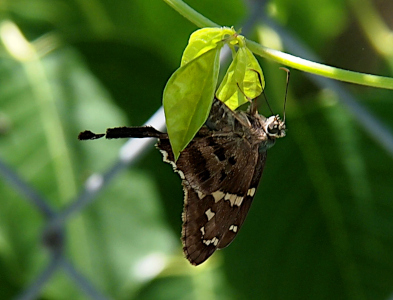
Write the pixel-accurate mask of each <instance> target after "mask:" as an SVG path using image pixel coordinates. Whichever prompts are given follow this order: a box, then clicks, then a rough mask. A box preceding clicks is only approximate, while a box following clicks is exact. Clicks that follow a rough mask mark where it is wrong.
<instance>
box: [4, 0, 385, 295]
mask: <svg viewBox="0 0 393 300" xmlns="http://www.w3.org/2000/svg"><path fill="white" fill-rule="evenodd" d="M187 3H188V4H189V5H191V6H192V7H194V8H195V9H196V10H197V11H199V12H200V13H202V14H204V15H205V16H206V17H208V18H210V19H212V20H213V21H214V22H216V23H218V24H221V25H225V26H232V25H234V26H240V24H241V22H242V21H244V20H245V18H246V17H247V15H248V11H247V6H246V4H245V2H243V1H240V0H225V1H224V0H216V1H214V2H213V1H208V0H192V1H191V0H190V1H187ZM351 3H352V4H349V2H348V3H347V2H346V1H344V0H334V1H332V0H323V1H312V0H299V1H291V0H276V1H271V2H269V3H268V11H269V12H270V14H271V15H272V17H273V18H275V19H276V20H277V21H278V22H279V23H280V24H281V25H283V26H285V27H286V28H287V29H288V30H290V31H291V32H293V34H294V35H295V36H297V37H298V38H300V39H301V40H303V41H304V43H305V44H306V45H307V46H308V47H310V48H311V49H313V50H314V51H315V52H316V53H317V54H318V55H319V56H320V57H322V58H323V60H324V62H326V63H328V64H331V65H334V66H337V67H341V68H346V69H350V70H355V71H360V72H364V73H373V74H379V75H385V76H392V73H393V71H392V70H391V68H390V66H391V65H392V64H391V62H390V61H389V59H390V58H389V57H388V56H382V55H380V54H379V53H378V52H377V51H376V50H374V49H376V48H375V45H373V44H372V43H371V42H370V41H369V40H368V39H367V38H366V36H365V34H364V32H363V30H362V29H360V27H359V26H358V21H359V18H361V15H360V16H359V15H356V17H355V15H354V14H353V13H352V8H351V7H352V6H351V5H353V1H352V2H351ZM372 4H373V5H374V6H375V7H376V12H377V13H379V14H380V15H378V16H377V17H379V18H381V19H382V20H383V21H384V22H385V23H386V25H387V26H388V27H390V28H392V26H393V18H392V17H391V16H392V12H393V3H392V1H389V0H378V1H375V2H372ZM0 8H1V20H0V21H1V22H2V23H1V24H2V25H0V26H1V28H2V29H4V28H5V27H4V24H10V23H3V22H4V21H10V22H13V23H14V24H15V25H16V26H17V27H18V28H19V29H20V30H21V32H22V33H23V35H24V36H25V37H26V39H27V40H29V41H31V42H33V44H34V45H35V47H36V49H37V50H38V52H37V53H36V54H37V55H38V57H35V59H32V60H23V59H21V58H19V59H17V57H15V56H12V55H11V54H10V52H9V51H7V50H6V47H5V40H6V38H7V35H6V34H7V31H5V30H3V31H2V30H0V38H1V39H2V41H3V44H2V46H1V48H0V55H1V59H0V134H1V135H0V159H2V160H4V161H6V162H7V164H8V165H10V166H11V167H12V168H13V169H14V170H15V172H17V173H18V174H19V175H20V176H21V177H22V178H23V179H24V180H25V181H26V182H28V183H29V184H30V185H31V186H32V187H34V188H35V189H36V190H37V191H39V193H40V194H42V195H44V196H45V197H46V198H47V199H48V200H49V202H50V204H51V205H52V206H53V207H54V208H57V209H60V208H63V207H65V206H66V205H68V204H70V203H71V202H72V201H73V199H74V197H76V195H77V194H78V191H80V190H81V189H82V188H83V184H84V180H85V179H86V178H87V177H88V176H89V175H90V174H92V173H95V172H104V171H105V170H107V168H108V167H109V166H110V165H111V164H112V163H113V162H114V161H115V160H116V158H117V155H118V149H119V148H120V146H121V145H122V144H123V142H124V141H106V140H99V141H92V142H84V143H82V142H78V141H77V140H76V137H77V135H78V133H79V132H80V131H81V130H84V129H91V130H93V131H96V132H102V131H104V130H105V128H107V127H114V126H123V125H133V126H137V125H141V124H143V123H144V122H145V121H146V120H147V119H148V118H149V116H151V114H152V113H154V112H155V111H156V109H157V108H158V107H159V106H160V105H161V97H162V91H163V88H164V86H165V83H166V80H167V79H168V78H169V77H170V75H171V74H172V73H173V71H174V70H175V69H176V68H177V67H178V66H179V64H180V58H181V55H182V51H183V49H184V47H185V45H186V43H187V40H188V37H189V35H190V34H191V33H192V32H193V31H194V30H196V29H197V28H196V27H195V26H194V25H193V24H191V23H189V22H188V21H187V20H185V19H184V18H183V17H182V16H180V15H179V14H177V13H176V12H175V11H173V10H172V9H171V8H170V7H168V6H167V5H166V4H165V3H164V2H162V1H160V0H151V1H144V0H129V1H113V0H112V1H109V0H96V1H92V0H84V1H72V0H68V1H64V0H52V1H43V0H5V1H3V2H2V5H1V6H0ZM356 18H357V19H356ZM262 21H263V20H262ZM370 26H372V24H370ZM258 33H259V35H249V36H247V37H248V38H250V39H254V40H256V41H258V37H260V36H261V35H264V34H265V35H264V38H263V40H264V45H266V46H270V43H272V42H273V39H269V38H268V37H269V36H270V35H268V31H267V30H266V28H260V30H259V31H258ZM276 45H279V43H278V44H276ZM277 47H279V46H277ZM279 50H280V49H279ZM284 50H285V49H284ZM260 62H261V65H262V68H263V72H264V75H265V79H266V94H267V96H268V98H269V101H270V104H271V106H272V107H273V111H274V112H276V113H277V112H280V113H281V111H282V105H283V97H284V90H285V74H284V72H283V71H280V70H279V69H278V67H280V66H279V65H277V64H275V63H271V62H268V61H265V60H261V61H260ZM291 76H292V77H291V82H290V91H289V97H288V103H287V127H288V132H287V137H286V138H285V139H282V140H280V141H278V142H277V145H276V146H275V147H274V148H273V149H271V150H270V151H269V158H268V161H267V164H266V167H265V172H264V176H263V179H262V183H261V186H260V188H259V191H258V193H257V195H256V197H255V201H254V204H253V207H252V209H251V210H250V213H249V216H248V218H247V221H246V222H245V226H244V228H243V229H242V232H241V233H240V234H239V236H238V237H237V238H236V241H235V242H234V243H233V244H232V245H231V246H230V247H228V248H227V249H225V250H222V251H219V252H218V253H216V254H214V255H213V257H212V258H211V259H209V261H208V262H207V263H206V264H204V265H202V266H201V267H197V268H194V267H191V266H189V265H188V262H187V261H186V260H185V259H184V258H183V257H182V253H181V243H180V239H179V237H180V228H181V218H180V216H181V211H182V205H183V204H182V201H183V199H182V198H183V192H182V189H181V186H180V179H179V178H178V176H177V175H176V174H173V172H172V170H171V167H170V166H168V165H166V164H164V163H162V162H161V157H160V154H159V153H158V151H150V152H149V153H147V154H146V156H144V158H142V159H141V160H140V161H139V162H138V164H137V165H136V166H133V167H132V168H130V169H129V170H127V171H125V172H123V173H121V174H120V175H119V176H118V177H117V178H116V179H115V180H114V181H113V182H112V183H111V184H110V185H109V187H108V188H106V189H105V190H104V191H103V192H102V193H100V194H99V196H98V199H97V200H96V201H95V202H94V203H92V204H91V205H90V206H89V207H87V208H86V209H84V210H83V211H81V213H80V214H79V215H77V216H74V217H73V218H71V219H70V220H69V221H68V222H67V253H66V256H67V257H68V258H69V259H70V260H72V261H73V262H74V263H75V265H76V267H77V269H78V270H79V271H80V272H81V273H82V274H83V275H84V276H86V277H87V278H88V279H89V280H91V282H92V283H93V285H94V286H95V288H97V289H98V290H99V291H101V292H102V293H103V294H105V295H107V296H108V297H110V298H112V299H386V298H387V297H388V296H389V295H390V294H391V293H392V292H393V288H392V287H393V255H392V253H393V201H392V200H393V199H392V198H393V197H392V196H393V184H392V178H393V172H392V170H393V162H392V157H391V155H389V154H388V153H387V152H386V151H385V150H384V149H382V148H381V146H380V145H379V144H376V143H375V142H374V140H372V139H371V138H370V137H369V136H368V135H366V134H365V133H364V132H363V130H362V129H361V127H360V126H359V125H358V124H357V123H356V122H355V121H354V119H353V117H352V115H351V112H349V111H348V110H346V108H345V107H343V106H342V105H341V104H340V102H339V101H338V99H337V96H336V95H335V94H334V93H333V92H332V91H329V90H323V91H321V90H318V89H317V88H316V87H315V86H314V85H313V84H312V83H310V82H309V81H308V80H307V79H305V77H304V76H303V74H302V73H300V72H297V71H295V70H293V71H292V75H291ZM348 88H349V89H350V90H351V91H352V92H353V93H354V95H355V96H356V97H357V99H358V101H359V102H360V103H361V104H363V105H364V106H365V107H366V108H367V109H368V110H369V111H370V112H372V113H373V114H374V115H376V116H377V117H378V118H379V119H380V120H381V121H382V122H383V123H384V124H385V125H386V126H387V127H388V128H389V129H390V131H392V128H393V119H392V117H391V115H392V112H393V106H392V102H391V92H390V91H384V90H376V89H372V88H364V87H359V86H354V85H348ZM261 112H262V113H265V114H268V110H267V109H266V106H262V108H261ZM44 225H45V223H44V219H43V217H42V216H41V215H40V214H39V213H38V212H37V210H36V209H35V207H33V206H32V205H30V204H29V203H27V202H26V201H25V198H24V197H23V196H21V195H20V194H19V193H18V191H16V190H14V188H13V187H12V186H10V185H9V183H8V182H6V181H4V180H1V181H0V298H1V299H10V298H13V297H15V296H16V295H18V294H19V293H21V292H22V291H23V290H25V289H26V287H27V286H28V285H29V284H30V283H31V282H33V281H34V279H36V278H37V276H38V275H39V274H40V272H41V271H42V270H43V268H44V267H45V266H46V264H47V263H48V255H47V252H46V251H45V249H43V248H42V246H41V244H40V239H41V234H42V229H43V228H44ZM146 262H153V264H154V263H155V264H156V268H155V269H154V268H153V269H154V270H160V268H159V267H158V266H159V264H160V263H163V269H162V271H161V272H160V273H159V274H157V273H154V272H153V273H149V272H147V271H146V268H143V266H144V263H146ZM86 298H87V297H86V296H85V295H84V294H83V293H82V292H81V291H80V290H79V289H78V288H77V286H76V285H75V283H74V282H73V281H72V280H71V279H70V278H69V277H68V276H67V275H66V274H65V273H64V272H62V271H61V270H60V271H59V272H57V273H56V276H54V277H53V278H52V279H51V280H50V281H49V282H48V283H47V284H46V285H45V286H44V289H43V290H42V293H41V299H86Z"/></svg>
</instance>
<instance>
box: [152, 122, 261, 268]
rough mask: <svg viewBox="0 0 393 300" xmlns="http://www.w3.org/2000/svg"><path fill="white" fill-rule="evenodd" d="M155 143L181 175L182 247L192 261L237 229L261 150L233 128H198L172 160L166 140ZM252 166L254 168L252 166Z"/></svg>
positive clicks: (206, 254) (256, 174) (256, 176)
mask: <svg viewBox="0 0 393 300" xmlns="http://www.w3.org/2000/svg"><path fill="white" fill-rule="evenodd" d="M158 147H159V148H160V149H161V152H162V153H163V154H164V160H165V161H166V162H169V163H171V164H172V166H173V167H174V169H175V171H176V172H178V173H179V175H180V177H181V178H182V180H183V181H182V183H183V188H184V194H185V195H184V211H183V230H182V240H183V250H184V253H185V255H186V257H187V259H188V260H189V261H190V262H191V263H192V264H194V265H198V264H200V263H202V262H204V261H205V260H206V259H207V258H208V257H209V256H210V255H212V254H213V252H214V251H215V250H216V249H220V248H223V247H226V246H227V245H228V244H229V243H230V242H231V241H232V240H233V239H234V238H235V236H236V235H237V233H238V232H239V230H240V227H241V225H242V224H243V222H244V219H245V217H246V215H247V212H248V210H249V208H250V205H251V202H252V199H253V198H254V195H255V191H256V187H257V185H258V182H259V179H260V177H261V174H262V170H263V166H264V163H265V159H266V152H264V153H262V154H260V153H259V152H258V147H257V146H255V145H254V146H251V145H250V144H249V143H248V142H247V141H246V140H244V139H241V138H239V136H237V135H236V134H235V133H233V132H227V133H226V134H224V133H223V132H220V134H219V135H218V136H215V135H214V133H213V134H212V133H210V134H208V133H207V131H206V130H205V129H202V130H201V132H200V133H199V135H197V136H196V137H195V138H194V140H193V141H192V142H191V143H190V145H189V146H188V147H187V148H186V149H185V150H183V152H182V153H181V154H180V157H179V159H178V161H177V162H176V164H175V163H174V161H173V154H172V151H171V147H170V143H169V141H168V140H167V139H161V140H160V142H159V144H158ZM255 166H257V168H255Z"/></svg>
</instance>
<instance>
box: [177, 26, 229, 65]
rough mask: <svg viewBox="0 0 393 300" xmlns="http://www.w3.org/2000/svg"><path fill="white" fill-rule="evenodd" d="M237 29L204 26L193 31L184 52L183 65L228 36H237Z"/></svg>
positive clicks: (214, 46) (216, 45)
mask: <svg viewBox="0 0 393 300" xmlns="http://www.w3.org/2000/svg"><path fill="white" fill-rule="evenodd" d="M235 34H236V31H235V30H234V29H232V28H228V27H222V28H202V29H199V30H197V31H195V32H193V33H192V34H191V36H190V39H189V41H188V45H187V47H186V49H185V50H184V52H183V56H182V60H181V66H184V65H185V64H187V63H189V62H190V61H192V60H193V59H195V58H196V57H198V56H200V55H202V54H203V53H206V52H207V51H209V50H211V49H214V48H216V47H219V48H221V46H222V45H218V44H219V43H220V42H222V41H223V39H224V38H225V37H226V36H235Z"/></svg>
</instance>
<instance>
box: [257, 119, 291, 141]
mask: <svg viewBox="0 0 393 300" xmlns="http://www.w3.org/2000/svg"><path fill="white" fill-rule="evenodd" d="M263 129H264V131H265V132H266V134H267V135H268V136H269V138H271V139H272V138H273V139H276V138H282V137H284V136H285V129H286V128H285V123H284V121H282V120H281V119H280V116H279V115H276V116H271V117H269V118H267V120H266V122H265V124H264V126H263Z"/></svg>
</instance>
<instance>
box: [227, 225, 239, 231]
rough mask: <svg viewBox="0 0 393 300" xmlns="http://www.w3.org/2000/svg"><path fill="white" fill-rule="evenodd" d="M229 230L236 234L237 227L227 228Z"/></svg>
mask: <svg viewBox="0 0 393 300" xmlns="http://www.w3.org/2000/svg"><path fill="white" fill-rule="evenodd" d="M229 230H232V231H233V232H237V226H236V225H231V226H229Z"/></svg>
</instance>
